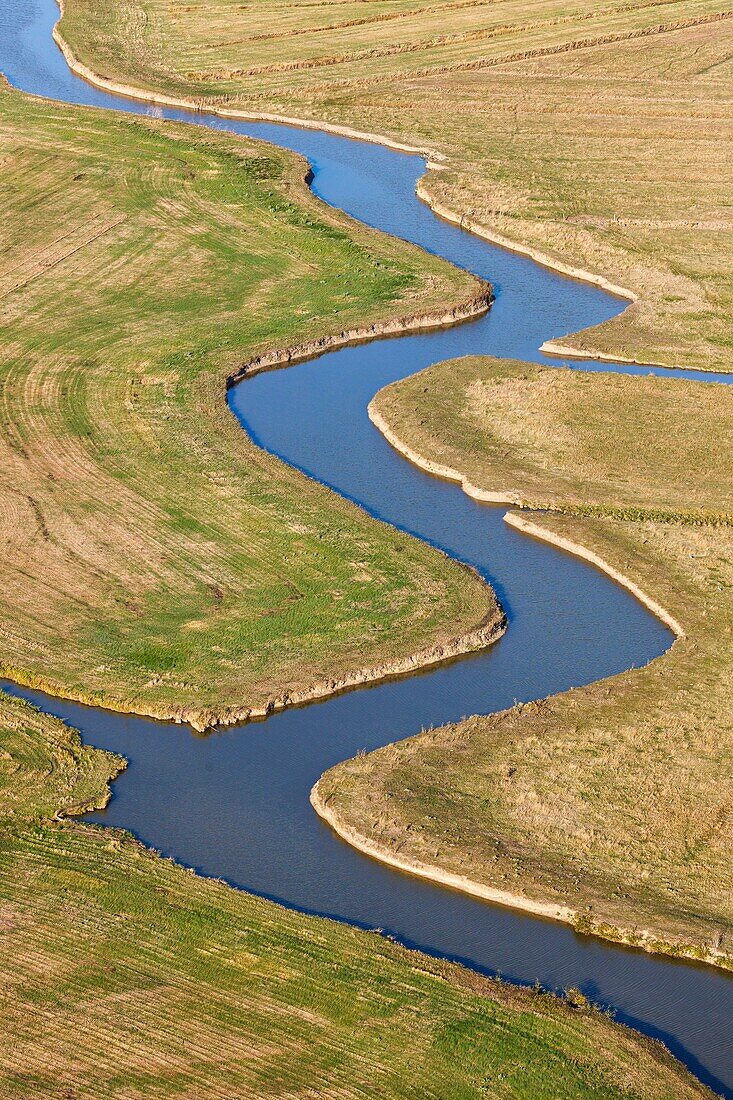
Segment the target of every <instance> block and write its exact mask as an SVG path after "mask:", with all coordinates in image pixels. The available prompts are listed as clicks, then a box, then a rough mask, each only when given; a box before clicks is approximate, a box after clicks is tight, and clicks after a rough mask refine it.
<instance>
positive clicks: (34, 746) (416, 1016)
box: [0, 695, 710, 1100]
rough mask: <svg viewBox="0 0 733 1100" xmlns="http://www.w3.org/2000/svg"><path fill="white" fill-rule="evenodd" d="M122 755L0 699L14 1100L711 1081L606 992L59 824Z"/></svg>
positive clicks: (4, 1064)
mask: <svg viewBox="0 0 733 1100" xmlns="http://www.w3.org/2000/svg"><path fill="white" fill-rule="evenodd" d="M120 765H121V761H119V760H118V759H116V758H114V757H112V756H110V755H109V754H106V753H103V752H100V751H98V750H95V749H90V748H83V747H82V746H81V745H80V742H79V739H78V737H77V735H76V734H75V733H73V732H72V731H70V730H69V729H68V728H67V727H65V726H63V725H61V723H59V722H57V721H55V720H53V719H50V718H45V717H43V716H41V715H39V713H38V712H37V711H35V710H33V709H32V708H31V707H29V706H28V705H26V704H24V703H20V702H17V701H13V700H10V699H9V698H8V697H7V696H4V695H3V696H0V824H1V826H2V828H1V829H0V946H1V947H2V950H3V958H4V963H3V967H2V977H1V978H0V987H1V992H0V1004H1V1007H0V1023H1V1025H2V1034H3V1042H2V1044H0V1096H2V1097H3V1098H4V1100H5V1098H7V1100H11V1098H12V1100H18V1098H21V1097H23V1098H25V1097H28V1098H30V1097H49V1098H52V1097H53V1098H61V1097H63V1098H65V1100H71V1098H72V1097H73V1100H96V1098H102V1097H110V1096H114V1097H115V1098H116V1100H137V1098H140V1097H143V1096H145V1097H152V1096H155V1097H161V1098H162V1097H180V1098H183V1097H187V1098H188V1097H194V1096H195V1097H204V1096H206V1097H212V1098H217V1100H233V1098H234V1097H237V1098H238V1100H239V1098H243V1097H252V1098H253V1100H259V1098H261V1097H266V1096H278V1097H283V1096H289V1097H306V1096H316V1095H317V1096H322V1097H340V1098H366V1097H373V1096H375V1095H379V1096H380V1097H385V1098H387V1097H394V1098H395V1100H397V1098H399V1100H406V1098H408V1097H414V1098H415V1100H418V1098H420V1100H423V1098H434V1100H454V1098H455V1100H464V1098H465V1100H468V1097H476V1096H483V1095H491V1096H495V1097H507V1098H509V1097H517V1096H524V1097H530V1096H531V1097H532V1098H533V1100H542V1098H547V1100H559V1098H563V1100H571V1098H572V1100H585V1098H588V1100H590V1098H591V1097H592V1098H594V1100H662V1098H668V1100H673V1098H674V1100H687V1098H691V1097H693V1096H708V1095H710V1094H709V1093H708V1092H707V1091H706V1090H705V1089H703V1088H702V1087H701V1086H698V1085H696V1084H695V1083H694V1082H693V1081H692V1079H691V1078H690V1077H689V1076H688V1075H687V1073H686V1072H684V1071H683V1070H682V1068H681V1067H680V1066H679V1065H678V1064H677V1063H675V1062H673V1061H672V1059H671V1058H669V1057H668V1056H667V1055H666V1054H665V1053H664V1051H663V1050H662V1048H661V1047H660V1046H658V1045H657V1044H653V1043H650V1042H647V1041H646V1040H643V1039H641V1037H639V1036H637V1035H636V1034H634V1033H633V1032H630V1031H626V1030H625V1029H623V1028H621V1027H619V1026H618V1025H616V1024H613V1023H612V1022H611V1021H609V1020H608V1019H607V1018H606V1017H605V1016H603V1015H601V1014H599V1013H597V1012H595V1011H593V1010H591V1009H588V1008H585V1007H568V1006H567V1005H566V1004H564V1003H563V1002H561V1001H558V1000H557V999H555V998H554V997H552V996H547V995H542V994H536V993H535V994H533V993H531V992H527V991H524V992H521V991H518V990H514V989H512V988H511V987H509V986H504V985H501V984H497V983H495V982H490V981H488V980H486V979H483V978H480V977H479V976H478V975H475V974H472V973H470V972H469V971H464V970H462V969H460V968H459V967H455V966H451V965H449V964H445V963H440V962H437V961H433V960H430V959H428V958H426V957H424V956H421V955H418V954H415V953H411V952H408V951H405V950H403V949H401V948H399V947H397V946H396V945H394V944H392V943H390V942H388V941H386V940H384V939H382V938H380V937H378V936H376V935H371V936H370V935H369V934H368V933H365V932H359V931H356V930H354V929H350V928H346V927H343V926H341V925H338V924H335V923H333V922H330V921H325V920H320V919H316V918H310V917H304V916H301V915H299V914H296V913H293V912H290V911H288V910H286V909H282V908H280V907H278V906H276V905H274V904H272V903H270V902H265V901H262V900H259V899H257V898H253V897H250V896H248V895H247V894H244V893H241V892H239V891H236V890H232V889H230V888H229V887H227V886H224V885H222V884H221V883H217V882H212V881H210V880H204V879H200V878H197V877H196V876H195V875H193V874H191V873H190V872H188V871H185V870H184V869H182V868H180V867H177V866H175V865H174V864H173V863H171V862H170V861H168V860H164V859H161V858H160V857H158V856H156V855H155V854H154V853H152V852H150V851H148V850H146V849H144V848H143V847H142V846H141V845H140V844H138V843H137V842H136V841H134V840H133V839H132V838H131V837H129V836H128V835H126V834H123V833H121V832H119V831H110V830H105V829H99V828H96V827H93V826H90V825H84V824H79V823H78V822H74V821H73V820H66V821H63V822H56V821H53V820H52V817H53V815H54V814H55V813H56V812H57V811H58V810H64V811H68V810H69V809H71V808H77V809H80V808H82V807H83V806H88V805H99V804H100V803H101V802H103V801H104V800H105V798H106V784H107V781H108V779H109V778H110V777H111V776H112V775H114V774H115V773H116V772H117V771H118V769H119V767H120ZM573 1000H574V1001H575V1002H576V1003H577V998H573Z"/></svg>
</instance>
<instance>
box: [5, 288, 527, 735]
mask: <svg viewBox="0 0 733 1100" xmlns="http://www.w3.org/2000/svg"><path fill="white" fill-rule="evenodd" d="M477 281H478V280H477ZM491 300H492V292H491V287H490V286H489V285H488V284H483V285H481V289H480V290H479V291H478V292H477V293H475V294H474V295H473V296H472V297H471V298H469V299H468V300H467V301H464V302H462V303H460V304H458V305H455V306H453V307H448V308H446V309H444V310H434V311H429V312H426V313H422V314H414V315H411V316H407V317H404V318H395V319H391V320H386V321H380V322H374V323H373V324H371V325H365V326H362V327H358V328H351V329H345V330H343V331H342V332H340V333H335V334H332V335H327V336H323V337H320V338H318V339H316V340H312V341H309V342H307V343H303V344H298V345H293V346H292V347H290V348H286V349H284V350H283V349H280V350H273V351H270V352H264V353H263V354H261V355H259V356H257V357H255V358H253V359H251V360H250V361H248V362H247V363H245V364H243V365H242V366H241V367H240V368H238V369H237V370H236V371H235V372H233V373H232V374H231V375H230V376H229V377H228V378H227V386H228V387H230V386H232V385H235V384H236V383H237V382H239V381H241V380H242V379H246V378H247V377H251V376H252V375H253V374H256V373H258V372H259V371H263V370H272V369H275V368H277V367H283V366H286V365H288V364H294V363H298V362H304V361H306V360H308V359H313V358H316V357H318V356H320V355H322V354H324V353H326V352H328V351H334V350H336V349H337V348H341V347H346V346H349V345H353V344H358V343H367V342H370V341H372V340H376V339H379V338H380V337H385V336H395V335H403V334H407V333H410V332H418V331H424V330H428V329H433V328H445V327H449V326H451V325H458V324H461V323H463V322H464V321H467V320H470V319H471V318H473V317H478V316H480V315H481V314H483V313H485V312H486V310H487V309H488V308H489V306H490V304H491ZM302 476H304V477H305V476H307V475H305V474H303V475H302ZM436 553H442V551H438V550H436ZM444 557H445V559H446V560H447V561H449V562H450V564H451V566H456V565H457V566H458V567H459V568H462V569H465V570H466V571H467V572H468V573H470V574H471V576H472V579H475V578H479V580H480V582H481V585H482V586H483V587H484V588H485V589H486V594H487V598H488V602H489V606H488V609H487V612H486V615H485V616H484V617H483V619H482V620H481V621H480V622H479V623H477V624H476V625H475V626H474V627H472V628H471V629H470V630H467V631H464V632H463V633H462V634H459V635H456V636H455V637H453V638H450V639H448V641H446V642H443V643H439V644H436V645H432V646H427V647H425V648H423V649H420V650H417V651H416V652H414V653H412V654H408V655H406V656H404V657H401V658H398V659H395V660H392V661H384V662H380V663H378V664H376V665H373V666H371V667H368V668H359V669H355V670H354V671H353V672H350V673H347V674H346V675H344V676H341V677H334V678H329V679H325V680H320V681H317V682H316V683H315V684H312V685H310V686H309V687H307V688H303V689H302V690H298V691H292V692H283V693H282V694H281V695H277V696H271V697H270V698H268V699H267V700H266V701H265V703H263V704H261V705H259V706H251V705H247V704H244V703H243V704H241V705H237V706H229V707H222V708H214V707H201V708H197V707H194V706H190V705H189V706H180V707H175V706H154V705H145V704H136V703H134V702H131V701H129V700H126V699H121V698H119V697H117V696H114V695H108V694H106V693H103V692H99V693H97V692H94V693H86V692H84V691H81V690H79V689H73V690H70V689H69V688H68V687H67V686H65V685H63V684H60V683H58V682H56V681H54V680H51V679H46V678H44V677H43V676H41V675H39V674H37V673H33V672H30V671H28V670H26V669H22V668H17V667H15V666H10V665H1V664H0V677H2V678H5V679H7V680H11V681H13V682H14V683H16V684H18V685H20V686H23V687H29V688H33V689H38V690H41V691H44V692H46V693H47V694H48V695H51V696H55V697H56V698H61V699H70V700H73V701H74V702H79V703H83V704H86V705H88V706H99V707H103V708H104V709H106V710H112V711H116V712H118V713H122V714H137V715H140V716H142V717H148V718H154V719H157V720H160V721H168V722H176V723H179V724H181V723H183V724H187V725H190V726H192V727H193V729H195V730H197V731H199V732H203V731H204V730H206V729H209V728H212V727H214V726H227V725H236V724H237V723H241V722H247V721H251V720H253V719H258V718H266V717H267V716H268V715H270V714H272V713H274V712H275V711H278V710H284V709H285V708H286V707H292V706H298V705H302V704H304V703H309V702H315V701H317V700H323V699H326V698H328V697H329V696H332V695H336V694H339V693H341V692H343V691H348V690H350V689H353V688H357V687H361V686H364V685H366V684H375V683H377V682H379V681H382V680H388V679H392V678H394V677H399V676H404V675H407V674H410V673H413V672H415V671H416V670H418V669H421V668H427V667H430V666H431V665H436V664H440V663H442V662H444V661H449V660H452V659H454V658H456V657H460V656H463V655H465V654H468V653H471V652H475V651H477V650H480V649H484V648H486V647H488V646H489V645H491V644H492V643H493V642H495V641H496V640H497V639H498V638H499V637H500V636H501V635H502V634H503V633H504V630H505V629H506V617H505V615H504V612H503V610H502V609H501V607H500V605H499V603H498V601H497V599H496V596H495V594H494V592H493V590H492V589H491V588H490V586H489V585H488V584H486V581H485V580H484V579H483V578H482V577H480V576H479V574H478V573H477V572H476V571H475V570H473V569H471V567H469V566H467V565H464V564H463V563H461V562H458V561H456V560H455V559H453V558H451V557H450V556H449V555H447V554H445V555H444Z"/></svg>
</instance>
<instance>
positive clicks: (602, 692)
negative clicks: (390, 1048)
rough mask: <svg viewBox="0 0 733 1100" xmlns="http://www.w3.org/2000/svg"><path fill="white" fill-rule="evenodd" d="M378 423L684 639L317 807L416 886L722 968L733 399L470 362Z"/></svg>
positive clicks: (380, 767)
mask: <svg viewBox="0 0 733 1100" xmlns="http://www.w3.org/2000/svg"><path fill="white" fill-rule="evenodd" d="M373 405H374V411H375V414H376V417H378V418H379V420H380V421H382V422H385V423H387V424H388V425H389V427H390V431H391V433H392V437H393V438H394V439H399V440H400V449H401V450H403V449H408V450H409V453H410V457H411V458H412V459H413V460H417V461H421V464H422V460H427V462H429V463H432V464H434V465H435V466H437V467H447V468H450V469H451V471H452V472H456V471H459V470H460V471H461V473H462V474H463V475H464V476H465V477H466V479H467V480H468V481H469V482H470V484H471V485H472V487H476V488H477V490H478V491H479V492H484V491H487V492H491V490H492V487H494V486H502V487H503V488H504V487H505V489H506V490H507V491H508V492H509V493H510V494H511V495H513V496H514V499H518V500H523V501H527V502H529V504H530V506H531V505H533V506H534V507H547V508H551V509H553V512H552V513H544V514H542V515H536V514H535V515H533V516H532V517H531V519H532V524H531V527H532V529H533V530H534V533H535V534H536V535H539V536H540V537H544V538H547V539H548V540H549V541H554V542H555V543H556V544H559V545H563V543H565V544H567V543H568V542H571V543H574V544H576V545H578V544H579V545H580V546H581V547H582V548H587V549H588V550H589V551H590V552H591V553H592V554H593V555H595V556H596V558H597V559H601V560H602V561H603V562H607V563H609V565H610V567H611V569H613V570H615V571H616V572H618V573H620V574H622V575H623V576H624V577H625V578H629V579H630V580H631V581H632V582H633V583H635V584H636V585H637V586H639V587H640V588H641V589H642V590H643V591H644V592H645V593H647V594H648V595H649V596H650V597H651V598H652V599H653V600H655V601H656V602H657V603H658V604H659V605H661V607H662V608H663V609H665V611H666V614H667V616H668V621H669V618H670V617H671V620H672V621H674V622H675V624H676V626H677V633H678V635H679V636H678V639H677V641H676V642H675V644H674V645H673V647H672V648H671V650H669V651H668V652H667V653H666V654H664V655H663V656H662V657H660V658H658V659H657V660H655V661H653V662H652V663H651V664H650V665H648V666H646V667H645V668H643V669H640V670H631V671H630V672H628V673H624V674H623V675H621V676H616V677H614V678H613V679H611V680H607V681H603V682H600V683H597V684H593V685H590V686H589V687H586V688H581V689H578V690H574V691H571V692H567V693H565V694H563V695H559V696H555V697H553V698H550V699H547V700H544V701H541V702H538V703H531V704H527V705H521V704H520V705H518V706H517V707H515V708H513V709H512V710H509V711H506V712H503V713H501V714H497V715H491V716H489V717H481V718H470V719H468V720H467V721H466V722H462V723H460V724H458V725H454V726H449V727H445V728H443V729H438V730H430V731H428V732H426V733H423V734H421V735H420V736H419V737H417V738H412V739H410V740H408V741H403V742H400V743H398V744H394V745H390V746H388V747H386V748H384V749H381V750H378V751H377V752H374V753H371V754H368V755H367V756H364V757H359V758H357V759H354V760H351V761H348V762H347V763H344V764H342V765H338V766H337V767H336V768H334V769H332V770H331V771H330V772H328V773H327V774H326V775H325V776H324V777H323V778H322V779H321V780H320V781H319V783H318V784H317V786H316V789H315V793H314V799H313V800H314V804H315V805H316V808H320V809H321V810H322V811H323V810H325V812H326V816H327V818H328V820H329V821H330V822H331V823H332V824H333V825H334V826H335V828H336V829H337V831H338V832H339V833H341V835H343V836H344V837H345V839H349V840H353V839H354V838H356V839H357V842H358V841H359V839H361V841H362V843H359V844H358V846H360V847H364V846H365V845H368V850H369V852H370V854H372V855H376V856H377V857H378V858H379V857H380V856H382V855H383V856H384V858H385V859H387V860H388V861H389V862H393V863H398V864H399V865H400V866H402V867H403V868H404V869H412V870H414V871H416V872H417V873H421V874H424V875H426V876H427V877H434V878H436V879H439V880H440V879H442V878H444V877H446V876H447V877H449V878H450V881H451V884H452V885H454V886H459V887H460V883H459V882H458V881H457V880H459V879H461V878H463V879H465V880H470V883H471V884H472V887H471V891H472V892H479V891H480V889H484V890H485V891H486V892H487V895H489V894H490V893H491V891H495V892H496V893H497V894H501V893H504V894H506V895H509V896H508V898H507V903H508V904H514V905H517V906H520V907H526V908H528V909H531V910H533V909H534V908H535V907H537V906H538V905H539V906H540V907H542V909H543V911H545V912H547V913H548V914H550V915H555V916H557V917H558V918H559V919H564V920H569V921H570V922H571V923H574V924H575V925H576V927H577V928H579V929H580V930H583V931H588V932H595V933H597V934H600V935H603V936H607V937H608V938H611V939H618V940H622V941H624V942H629V943H634V944H638V945H639V946H642V947H644V948H646V949H648V950H656V951H663V952H667V953H669V954H678V955H685V956H688V957H693V958H701V959H705V960H706V961H709V962H715V963H718V964H720V965H723V966H730V965H731V961H732V960H733V931H732V929H733V878H731V865H730V858H729V854H730V850H731V843H733V835H732V834H731V818H730V815H729V812H728V808H729V806H730V803H731V799H732V798H733V790H732V789H731V785H730V777H731V774H733V741H732V740H731V728H732V727H733V714H731V699H733V678H732V677H733V670H732V669H731V662H730V639H731V633H732V632H733V604H732V603H731V600H730V595H729V593H730V591H731V590H732V589H733V572H732V571H731V561H733V520H732V516H733V497H732V494H731V485H732V484H733V468H732V467H731V454H733V393H731V390H730V389H729V387H727V386H716V385H706V384H701V383H695V382H681V381H679V382H678V381H674V382H671V381H669V380H666V379H656V378H645V379H640V378H633V377H626V376H621V375H600V374H587V375H583V374H577V373H575V372H571V371H558V370H552V369H549V368H542V367H535V366H532V365H531V364H525V363H516V362H511V361H499V360H494V359H488V358H476V359H464V360H456V361H454V362H450V363H446V364H441V365H439V366H437V367H432V368H430V369H429V370H427V371H424V372H422V373H420V374H417V375H414V376H412V377H411V378H409V379H406V380H405V381H403V382H400V383H397V384H396V385H393V386H390V387H388V388H387V389H386V390H383V391H382V392H381V393H380V394H378V395H377V397H376V398H375V400H374V403H373ZM421 456H422V460H421ZM518 519H521V517H518ZM522 526H525V527H526V526H527V525H526V523H523V524H522ZM598 629H599V630H602V629H603V624H602V623H599V624H598ZM454 880H456V881H454ZM497 900H500V899H499V898H498V897H497ZM553 907H554V909H555V910H556V912H555V913H554V914H551V910H552V909H553Z"/></svg>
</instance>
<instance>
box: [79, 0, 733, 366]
mask: <svg viewBox="0 0 733 1100" xmlns="http://www.w3.org/2000/svg"><path fill="white" fill-rule="evenodd" d="M61 30H62V33H63V35H64V36H65V38H66V40H67V41H68V42H69V44H70V45H71V48H72V49H73V51H74V53H75V54H76V55H77V56H78V58H79V59H80V60H81V61H82V62H84V63H85V64H87V65H88V66H89V67H90V68H91V69H92V70H94V71H95V72H97V73H99V74H101V75H102V76H104V77H107V78H110V79H112V80H116V81H122V82H125V83H128V84H132V85H134V86H136V87H138V88H146V89H154V90H155V91H158V92H162V93H166V94H169V95H175V96H184V97H188V98H190V99H194V100H196V101H197V102H202V103H205V104H207V105H210V106H217V105H218V106H223V107H227V108H230V109H231V108H237V107H239V108H244V109H248V110H255V111H256V110H260V111H266V112H269V111H280V112H282V113H285V114H291V115H293V114H295V115H298V116H301V117H308V118H315V119H317V120H326V121H332V122H336V123H340V124H347V125H352V126H356V127H358V128H361V129H364V130H368V131H372V132H378V133H382V134H386V135H388V136H390V137H391V138H394V139H397V140H401V141H408V142H414V143H417V144H418V145H420V146H424V147H426V148H430V149H434V150H437V151H438V152H441V153H443V154H444V155H446V156H447V158H448V159H447V162H446V164H445V165H444V168H445V169H446V170H443V171H435V172H431V173H430V175H429V177H428V179H427V182H426V185H425V187H426V193H427V195H428V197H429V198H430V199H432V200H433V201H435V202H438V203H440V204H442V205H443V206H445V207H447V208H448V209H450V210H452V211H454V212H456V213H458V214H459V215H464V214H467V215H469V216H470V218H471V219H472V220H473V221H475V222H478V223H480V224H483V225H485V226H487V227H488V228H489V229H490V230H492V231H493V232H496V233H499V234H501V235H503V236H504V237H506V238H508V239H509V240H511V241H514V242H517V243H519V244H523V245H525V246H529V247H531V248H534V249H536V250H539V251H540V252H542V253H544V254H546V255H548V256H549V257H550V258H551V259H553V260H560V261H564V262H566V263H569V264H571V265H574V266H579V267H581V268H583V269H586V270H589V271H591V272H593V273H594V274H596V275H598V276H605V277H606V278H607V279H610V280H611V281H612V282H613V283H616V284H620V285H621V286H624V287H627V288H629V289H630V290H631V291H632V292H634V293H636V294H637V295H638V296H639V298H640V300H639V301H638V302H637V303H636V304H635V305H634V306H633V307H632V308H631V309H630V310H628V311H627V312H626V313H624V314H623V316H620V317H617V318H615V319H614V320H612V321H611V322H609V323H607V324H606V325H604V326H603V327H601V328H600V329H595V330H591V331H590V332H587V333H584V334H583V336H582V337H575V338H574V339H573V341H572V343H573V344H574V345H575V346H577V347H582V348H584V349H587V350H590V351H600V352H605V353H610V354H614V355H625V356H627V357H629V358H637V359H639V360H641V361H652V362H663V363H667V364H671V365H682V366H687V367H707V368H712V369H716V370H731V369H733V327H732V326H731V317H732V316H733V268H732V266H731V257H732V256H733V219H732V218H731V209H730V195H731V191H732V190H733V168H732V167H731V158H730V157H729V156H728V150H729V148H730V143H731V140H732V139H733V111H732V109H731V102H732V99H731V86H732V85H731V80H732V78H733V65H732V63H731V60H730V59H731V52H732V51H733V19H732V18H731V12H730V10H729V9H728V8H727V7H726V5H725V4H724V3H722V2H720V0H685V3H678V2H674V0H630V2H628V3H618V2H612V3H608V4H604V5H598V4H592V3H589V2H587V0H574V2H573V3H568V2H567V0H531V2H530V0H435V2H430V3H424V2H422V0H416V2H414V3H412V4H410V3H407V2H405V0H382V2H380V3H375V2H373V0H343V2H338V3H334V2H333V0H323V2H321V3H314V2H313V0H260V2H258V3H257V4H244V5H243V4H240V3H238V2H237V0H216V2H214V3H212V2H210V0H191V2H189V3H186V4H170V3H168V2H167V0H93V2H92V0H67V2H66V14H65V16H64V19H63V21H62V24H61ZM550 335H555V336H558V337H559V336H562V335H564V334H563V333H561V332H558V333H549V332H548V336H550Z"/></svg>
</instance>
